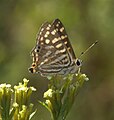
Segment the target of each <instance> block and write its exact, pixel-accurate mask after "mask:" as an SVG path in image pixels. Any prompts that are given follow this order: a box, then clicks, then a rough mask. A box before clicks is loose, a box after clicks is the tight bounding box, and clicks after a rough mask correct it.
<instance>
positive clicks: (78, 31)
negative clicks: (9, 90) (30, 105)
mask: <svg viewBox="0 0 114 120" xmlns="http://www.w3.org/2000/svg"><path fill="white" fill-rule="evenodd" d="M55 18H59V19H60V20H61V21H62V22H63V24H64V26H65V28H66V31H67V33H68V35H69V39H70V41H71V44H72V46H73V49H74V51H75V53H76V56H77V57H78V56H79V55H80V53H81V52H82V51H84V50H85V49H86V48H88V46H90V45H91V44H92V43H93V42H95V41H96V40H98V41H99V43H98V44H97V45H96V46H95V47H94V48H92V49H91V50H90V51H89V52H88V53H87V54H85V55H84V56H83V57H82V60H83V66H82V69H81V71H82V73H85V74H87V75H88V77H89V79H90V80H89V81H88V82H86V83H85V84H84V85H83V87H82V89H81V90H80V93H79V95H78V96H77V98H76V100H75V103H74V106H73V107H72V110H71V111H70V113H69V115H68V117H67V120H114V53H113V52H114V49H113V48H114V1H113V0H64V1H62V0H33V1H31V0H0V84H1V83H4V82H6V83H10V84H12V85H15V84H18V82H21V81H22V79H23V78H27V79H29V80H30V83H29V85H30V86H34V87H35V88H37V92H35V93H33V97H32V101H33V102H34V104H35V106H36V107H37V108H38V111H37V114H36V115H35V116H34V119H33V120H37V119H39V120H50V115H49V113H48V111H47V110H46V109H45V108H43V107H42V106H41V105H39V104H38V103H37V100H38V99H39V100H42V97H43V92H44V91H46V90H47V84H48V80H47V79H46V78H43V77H41V76H40V75H39V74H36V75H35V74H31V73H29V72H28V67H30V65H31V63H32V59H31V57H30V55H29V53H30V51H31V49H32V48H33V46H34V45H35V41H36V40H35V39H36V34H37V32H38V29H39V28H40V26H41V24H42V23H44V22H45V21H49V22H52V21H53V20H54V19H55Z"/></svg>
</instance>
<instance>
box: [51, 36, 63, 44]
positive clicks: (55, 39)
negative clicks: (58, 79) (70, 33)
mask: <svg viewBox="0 0 114 120" xmlns="http://www.w3.org/2000/svg"><path fill="white" fill-rule="evenodd" d="M60 39H61V38H60V37H59V38H54V39H53V40H52V43H56V42H57V41H59V40H60Z"/></svg>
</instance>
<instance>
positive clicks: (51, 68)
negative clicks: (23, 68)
mask: <svg viewBox="0 0 114 120" xmlns="http://www.w3.org/2000/svg"><path fill="white" fill-rule="evenodd" d="M36 40H37V43H36V46H35V47H34V48H33V50H32V56H33V64H32V67H31V68H30V71H31V72H38V71H39V72H40V73H41V74H43V75H46V74H55V73H60V74H64V70H63V69H66V70H67V68H68V67H69V66H71V64H73V63H74V62H73V59H75V54H74V52H73V49H72V46H71V44H70V42H69V39H68V35H67V34H66V31H65V28H64V26H63V25H62V23H61V22H60V20H59V19H56V20H55V21H54V22H53V23H52V24H49V23H48V22H46V23H44V24H43V25H42V26H41V29H40V31H39V33H38V36H37V39H36Z"/></svg>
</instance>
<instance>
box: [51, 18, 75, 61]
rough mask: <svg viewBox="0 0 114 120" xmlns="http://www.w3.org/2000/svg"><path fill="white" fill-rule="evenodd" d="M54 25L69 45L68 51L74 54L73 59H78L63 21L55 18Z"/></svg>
mask: <svg viewBox="0 0 114 120" xmlns="http://www.w3.org/2000/svg"><path fill="white" fill-rule="evenodd" d="M53 26H54V27H55V29H56V30H57V31H58V34H59V36H60V37H61V39H62V41H63V43H64V45H65V46H66V47H67V49H68V51H69V52H70V54H71V55H72V57H73V59H76V57H75V53H74V50H73V48H72V46H71V43H70V41H69V38H68V35H67V32H66V30H65V27H64V25H63V24H62V22H61V21H60V20H59V19H55V20H54V22H53Z"/></svg>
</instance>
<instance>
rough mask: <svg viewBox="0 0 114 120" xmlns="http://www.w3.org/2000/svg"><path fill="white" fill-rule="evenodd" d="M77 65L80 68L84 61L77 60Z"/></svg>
mask: <svg viewBox="0 0 114 120" xmlns="http://www.w3.org/2000/svg"><path fill="white" fill-rule="evenodd" d="M75 64H76V66H77V67H78V68H79V67H80V66H82V60H80V59H76V61H75Z"/></svg>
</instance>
